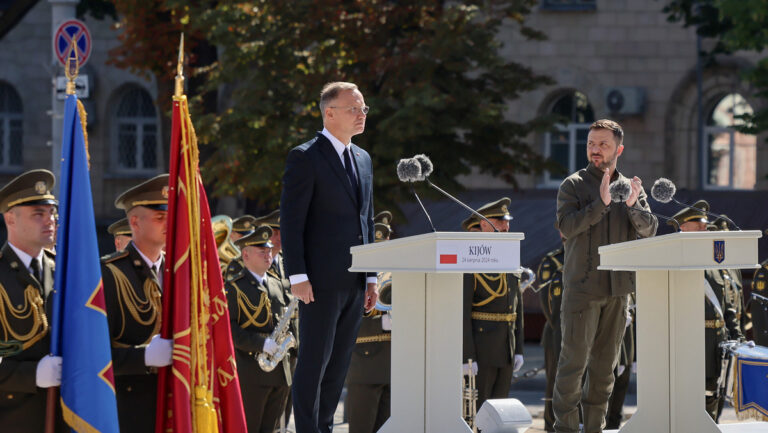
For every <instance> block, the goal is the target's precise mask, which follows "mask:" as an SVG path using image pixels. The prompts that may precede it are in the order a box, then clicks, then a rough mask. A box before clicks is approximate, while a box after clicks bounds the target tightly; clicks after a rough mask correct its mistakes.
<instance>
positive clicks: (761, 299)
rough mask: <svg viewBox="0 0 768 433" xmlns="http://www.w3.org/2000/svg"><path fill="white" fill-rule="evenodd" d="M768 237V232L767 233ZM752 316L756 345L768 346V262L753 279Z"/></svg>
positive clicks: (750, 301) (761, 265) (761, 264)
mask: <svg viewBox="0 0 768 433" xmlns="http://www.w3.org/2000/svg"><path fill="white" fill-rule="evenodd" d="M765 235H766V236H768V230H766V231H765ZM749 312H750V314H751V315H752V336H753V337H754V339H755V343H756V344H759V345H760V346H768V260H765V261H763V263H760V269H758V270H757V271H755V276H754V277H752V298H751V299H750V300H749Z"/></svg>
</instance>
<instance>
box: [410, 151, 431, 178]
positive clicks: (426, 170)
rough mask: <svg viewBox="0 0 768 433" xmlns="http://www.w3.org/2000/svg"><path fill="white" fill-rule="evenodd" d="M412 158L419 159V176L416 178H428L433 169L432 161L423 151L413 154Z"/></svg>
mask: <svg viewBox="0 0 768 433" xmlns="http://www.w3.org/2000/svg"><path fill="white" fill-rule="evenodd" d="M413 159H415V160H416V161H419V164H420V165H421V176H420V177H419V179H418V180H424V179H426V178H428V177H429V175H430V174H432V170H433V169H434V165H432V161H431V160H430V159H429V157H428V156H427V155H424V154H423V153H420V154H418V155H416V156H414V157H413Z"/></svg>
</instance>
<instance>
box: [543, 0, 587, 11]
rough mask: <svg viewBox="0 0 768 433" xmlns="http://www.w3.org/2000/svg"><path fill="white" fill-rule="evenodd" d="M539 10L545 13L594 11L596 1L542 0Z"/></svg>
mask: <svg viewBox="0 0 768 433" xmlns="http://www.w3.org/2000/svg"><path fill="white" fill-rule="evenodd" d="M541 9H543V10H546V11H594V10H597V0H542V2H541Z"/></svg>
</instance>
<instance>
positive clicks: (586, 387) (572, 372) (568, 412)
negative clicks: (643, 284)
mask: <svg viewBox="0 0 768 433" xmlns="http://www.w3.org/2000/svg"><path fill="white" fill-rule="evenodd" d="M627 299H628V297H627V295H623V296H601V297H596V296H590V295H588V294H582V293H578V292H575V293H574V292H573V291H568V290H566V291H565V298H564V299H563V307H562V309H563V311H562V314H561V316H560V318H561V329H562V339H563V343H562V348H561V350H560V359H559V360H558V365H557V377H556V379H555V389H554V395H553V400H552V408H553V410H554V412H555V431H557V432H564V433H566V432H567V433H573V432H578V431H579V403H581V407H582V419H583V421H584V432H585V433H595V432H601V431H602V430H603V428H604V427H605V414H606V411H607V409H608V398H609V397H610V395H611V391H612V390H613V369H614V368H616V364H617V362H618V358H619V348H620V346H621V339H622V337H623V336H624V325H625V323H626V319H627ZM571 308H574V309H571ZM585 372H586V377H585V378H584V382H583V386H582V377H583V376H584V374H585Z"/></svg>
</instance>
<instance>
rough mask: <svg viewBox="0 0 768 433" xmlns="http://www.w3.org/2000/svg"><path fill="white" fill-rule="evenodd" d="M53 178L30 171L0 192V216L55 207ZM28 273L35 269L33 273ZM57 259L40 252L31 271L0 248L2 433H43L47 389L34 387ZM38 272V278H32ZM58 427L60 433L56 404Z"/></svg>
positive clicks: (46, 338)
mask: <svg viewBox="0 0 768 433" xmlns="http://www.w3.org/2000/svg"><path fill="white" fill-rule="evenodd" d="M54 183H55V182H54V177H53V173H51V172H50V171H48V170H31V171H29V172H26V173H24V174H22V175H20V176H18V177H17V178H16V179H14V180H12V181H11V182H9V183H8V184H6V186H4V187H3V189H2V190H0V212H2V213H5V212H7V211H8V210H9V209H10V208H12V207H13V206H16V205H34V204H57V202H56V200H55V198H54V196H53V194H52V193H51V190H52V189H53V186H54ZM30 268H31V269H35V270H34V271H31V270H30ZM54 268H55V254H54V253H53V252H51V251H49V250H45V249H43V250H42V260H41V261H38V258H37V257H33V258H32V261H31V262H30V265H29V268H28V267H27V266H26V265H25V263H24V262H23V261H22V260H21V259H20V258H19V256H18V255H17V254H16V252H15V251H14V250H13V248H12V247H11V245H10V244H9V243H7V242H6V243H5V245H3V247H2V248H1V249H0V356H2V361H0V430H2V431H3V432H4V433H5V432H8V433H22V432H23V433H28V432H31V433H37V432H40V433H42V432H43V431H44V427H45V426H44V423H45V409H46V394H47V390H46V389H45V388H38V387H37V364H38V362H39V361H40V359H42V358H43V357H44V356H46V355H48V354H49V353H50V352H51V339H50V328H49V322H48V319H49V317H50V315H51V311H52V307H53V305H52V304H53V300H52V299H51V298H50V295H51V294H52V293H53V274H54ZM33 272H36V273H37V274H38V275H36V276H35V275H33ZM56 407H57V410H56V423H57V425H56V428H57V431H64V430H65V429H64V427H63V421H62V420H61V413H60V405H59V404H58V402H57V404H56Z"/></svg>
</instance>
